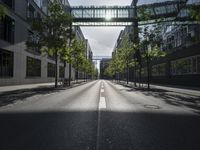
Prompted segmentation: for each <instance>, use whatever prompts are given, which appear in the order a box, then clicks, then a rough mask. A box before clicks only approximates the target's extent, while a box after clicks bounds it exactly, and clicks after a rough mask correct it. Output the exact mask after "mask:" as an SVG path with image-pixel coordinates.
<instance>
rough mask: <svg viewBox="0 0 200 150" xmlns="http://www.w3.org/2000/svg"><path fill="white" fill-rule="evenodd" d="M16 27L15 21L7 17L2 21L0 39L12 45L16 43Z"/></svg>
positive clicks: (0, 22)
mask: <svg viewBox="0 0 200 150" xmlns="http://www.w3.org/2000/svg"><path fill="white" fill-rule="evenodd" d="M14 27H15V21H14V20H13V19H12V18H10V17H8V16H5V17H4V18H3V19H1V20H0V39H2V40H5V41H7V42H10V43H14Z"/></svg>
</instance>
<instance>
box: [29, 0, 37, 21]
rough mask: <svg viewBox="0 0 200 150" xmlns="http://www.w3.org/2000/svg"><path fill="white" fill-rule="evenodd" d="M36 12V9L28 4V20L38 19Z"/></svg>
mask: <svg viewBox="0 0 200 150" xmlns="http://www.w3.org/2000/svg"><path fill="white" fill-rule="evenodd" d="M36 14H37V13H36V11H35V8H34V7H33V6H32V5H31V4H30V3H29V2H28V6H27V18H28V19H34V18H36V16H37V15H36Z"/></svg>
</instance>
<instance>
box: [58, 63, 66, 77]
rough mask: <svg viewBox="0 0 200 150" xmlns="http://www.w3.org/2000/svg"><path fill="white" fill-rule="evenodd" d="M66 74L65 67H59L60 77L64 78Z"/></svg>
mask: <svg viewBox="0 0 200 150" xmlns="http://www.w3.org/2000/svg"><path fill="white" fill-rule="evenodd" d="M64 75H65V68H64V67H63V66H60V67H59V77H60V78H64Z"/></svg>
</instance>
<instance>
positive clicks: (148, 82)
mask: <svg viewBox="0 0 200 150" xmlns="http://www.w3.org/2000/svg"><path fill="white" fill-rule="evenodd" d="M149 71H150V62H149V57H147V74H148V75H147V76H148V77H147V84H148V90H150V72H149Z"/></svg>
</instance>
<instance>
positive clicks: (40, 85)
mask: <svg viewBox="0 0 200 150" xmlns="http://www.w3.org/2000/svg"><path fill="white" fill-rule="evenodd" d="M81 83H83V80H79V81H78V83H76V81H72V82H71V84H72V86H71V87H74V86H76V85H79V84H81ZM54 86H55V83H54V82H51V83H38V84H24V85H9V86H0V94H1V93H4V92H12V91H16V90H28V89H36V88H41V89H42V88H46V89H48V88H49V89H51V88H54ZM59 86H60V85H59ZM58 88H69V87H62V86H60V87H58Z"/></svg>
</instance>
